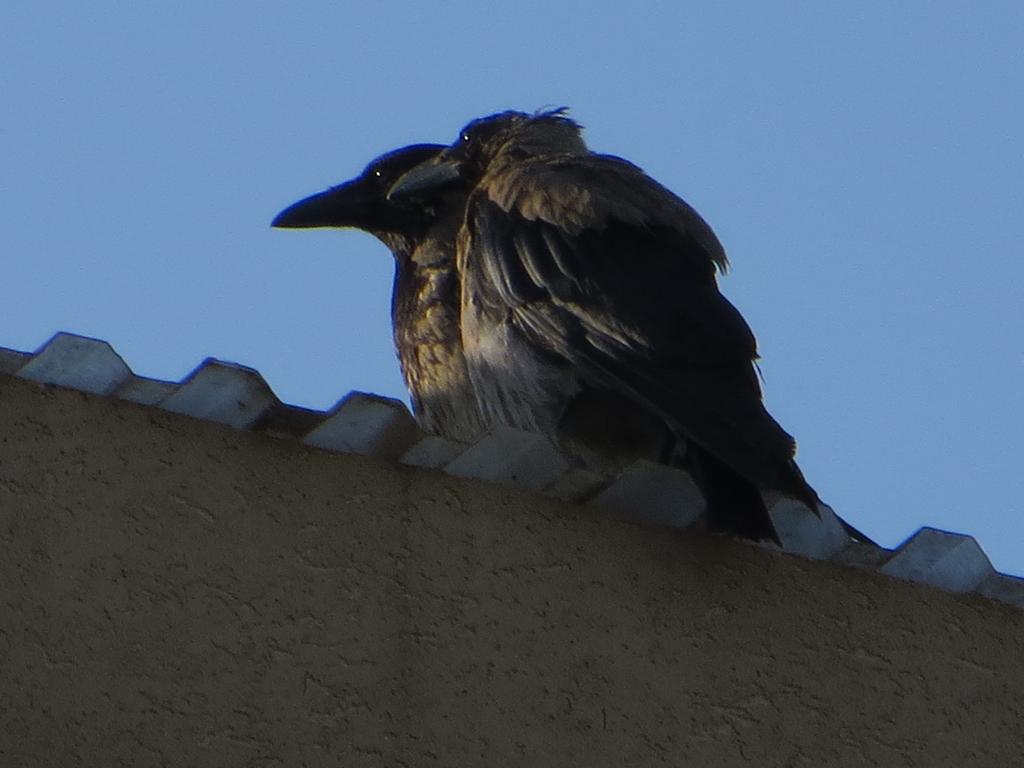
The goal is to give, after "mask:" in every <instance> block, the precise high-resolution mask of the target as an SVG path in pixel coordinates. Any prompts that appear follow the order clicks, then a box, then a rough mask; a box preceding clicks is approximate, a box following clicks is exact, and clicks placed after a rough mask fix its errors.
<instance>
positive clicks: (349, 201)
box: [270, 181, 371, 229]
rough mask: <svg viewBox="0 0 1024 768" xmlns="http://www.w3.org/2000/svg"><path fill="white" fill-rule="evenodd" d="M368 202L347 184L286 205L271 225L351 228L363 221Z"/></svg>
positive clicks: (306, 227) (308, 227) (309, 227)
mask: <svg viewBox="0 0 1024 768" xmlns="http://www.w3.org/2000/svg"><path fill="white" fill-rule="evenodd" d="M370 202H371V201H370V199H369V196H368V195H367V194H366V192H365V191H364V190H362V189H361V188H360V187H359V185H358V184H357V183H356V182H354V181H350V182H348V183H347V184H341V185H340V186H337V187H331V188H330V189H328V190H326V191H324V192H321V193H320V194H317V195H311V196H309V197H307V198H305V199H304V200H299V202H297V203H295V204H294V205H290V206H288V207H287V208H285V209H284V210H283V211H281V212H280V213H279V214H277V216H275V217H274V220H273V221H272V222H270V226H272V227H279V228H281V229H312V228H314V227H351V226H355V225H357V224H359V223H360V222H361V221H362V220H363V219H364V218H365V216H366V213H367V211H368V209H369V206H370Z"/></svg>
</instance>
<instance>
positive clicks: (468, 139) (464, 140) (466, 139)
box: [462, 133, 473, 144]
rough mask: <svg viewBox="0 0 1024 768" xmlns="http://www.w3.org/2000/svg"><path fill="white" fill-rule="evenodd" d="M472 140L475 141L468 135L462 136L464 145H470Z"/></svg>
mask: <svg viewBox="0 0 1024 768" xmlns="http://www.w3.org/2000/svg"><path fill="white" fill-rule="evenodd" d="M472 140H473V137H472V136H470V135H469V134H468V133H464V134H462V143H463V144H469V142H471V141H472Z"/></svg>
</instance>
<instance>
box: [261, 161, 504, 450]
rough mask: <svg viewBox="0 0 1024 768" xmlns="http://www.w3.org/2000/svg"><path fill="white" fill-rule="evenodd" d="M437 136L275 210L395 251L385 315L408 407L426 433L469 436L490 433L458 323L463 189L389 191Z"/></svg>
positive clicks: (282, 219) (293, 224) (288, 222)
mask: <svg viewBox="0 0 1024 768" xmlns="http://www.w3.org/2000/svg"><path fill="white" fill-rule="evenodd" d="M442 149H444V147H443V146H442V145H439V144H413V145H409V146H407V147H402V148H401V149H396V150H393V151H391V152H387V153H385V154H383V155H381V156H380V157H377V158H376V159H374V160H372V161H371V162H370V163H369V164H368V165H367V166H366V168H365V169H364V170H363V172H362V173H361V174H359V176H357V177H356V178H354V179H352V180H350V181H347V182H344V183H342V184H339V185H337V186H334V187H331V188H329V189H327V190H326V191H324V192H320V193H318V194H315V195H311V196H310V197H307V198H304V199H302V200H300V201H298V202H297V203H295V204H293V205H291V206H289V207H288V208H286V209H285V210H283V211H281V213H279V214H278V215H277V216H276V217H275V218H274V220H273V222H272V223H271V226H273V227H278V228H284V229H305V228H317V227H339V228H349V227H351V228H356V229H361V230H363V231H365V232H368V233H370V234H371V235H373V236H374V237H376V238H377V239H378V240H380V241H381V242H382V243H384V245H386V246H387V247H388V248H389V249H390V250H391V253H392V254H393V256H394V260H395V277H394V283H393V288H392V295H391V319H392V328H393V334H394V344H395V352H396V354H397V357H398V360H399V364H400V367H401V369H402V376H403V379H404V380H405V384H406V387H407V388H408V390H409V394H410V400H411V403H412V410H413V414H414V416H415V417H416V420H417V422H418V424H419V426H420V427H421V428H422V429H423V431H424V432H426V433H428V434H434V435H439V436H441V437H445V438H448V439H451V440H456V441H459V442H463V443H474V442H476V441H478V440H479V439H480V438H481V437H483V436H484V435H485V434H486V424H485V422H484V420H483V418H482V417H481V415H480V413H479V410H478V409H477V407H476V402H477V401H476V397H475V393H474V391H473V388H472V384H471V382H470V380H469V375H468V371H467V368H466V362H465V359H464V356H463V353H462V341H461V334H460V330H459V294H460V288H459V283H458V277H457V275H456V272H455V235H456V232H457V230H458V226H459V224H460V222H461V214H462V211H463V210H464V208H465V192H464V191H463V190H461V189H459V187H458V185H448V186H446V187H444V188H443V189H438V190H433V191H430V192H427V193H425V194H424V195H413V196H409V197H408V198H407V199H405V200H402V201H393V200H388V199H387V192H388V190H389V188H390V187H391V186H392V184H393V183H394V182H395V181H396V180H397V179H398V178H399V177H400V176H401V175H402V174H404V173H405V172H407V171H409V170H410V169H412V168H414V167H416V166H417V165H419V164H421V163H423V162H424V161H426V160H428V159H430V158H433V157H435V156H436V155H437V154H438V153H439V152H440V151H441V150H442Z"/></svg>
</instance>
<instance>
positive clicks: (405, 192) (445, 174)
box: [388, 154, 462, 200]
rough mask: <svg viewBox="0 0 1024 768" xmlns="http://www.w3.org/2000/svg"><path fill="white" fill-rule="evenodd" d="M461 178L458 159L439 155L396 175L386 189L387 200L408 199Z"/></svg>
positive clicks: (460, 167) (451, 183)
mask: <svg viewBox="0 0 1024 768" xmlns="http://www.w3.org/2000/svg"><path fill="white" fill-rule="evenodd" d="M461 180H462V165H461V164H460V163H459V161H458V160H447V159H445V157H444V155H443V154H442V155H440V156H439V157H438V158H436V159H434V160H428V161H427V162H425V163H420V164H419V165H417V166H416V167H415V168H413V169H412V170H410V171H406V172H405V173H404V174H402V175H401V176H399V177H398V181H396V182H395V183H394V184H392V185H391V189H389V190H388V200H408V199H409V198H412V197H416V196H417V195H419V194H421V193H423V192H432V191H434V190H437V189H440V188H442V187H447V186H450V185H453V184H455V183H456V182H459V181H461Z"/></svg>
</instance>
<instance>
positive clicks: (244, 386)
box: [0, 333, 1024, 608]
mask: <svg viewBox="0 0 1024 768" xmlns="http://www.w3.org/2000/svg"><path fill="white" fill-rule="evenodd" d="M4 373H6V374H12V375H15V376H18V377H20V378H23V379H27V380H30V381H36V382H40V383H44V384H55V385H58V386H63V387H69V388H71V389H77V390H80V391H83V392H90V393H93V394H98V395H110V396H113V397H117V398H121V399H124V400H129V401H131V402H134V403H139V404H141V405H146V406H153V407H157V408H163V409H165V410H168V411H173V412H174V413H180V414H185V415H188V416H193V417H195V418H199V419H205V420H207V421H213V422H217V423H219V424H225V425H227V426H230V427H234V428H236V429H247V430H253V431H259V432H265V433H267V434H269V435H273V436H276V437H282V438H290V439H297V440H300V441H301V442H303V443H304V444H306V445H309V446H313V447H316V448H321V449H324V450H328V451H341V452H347V453H359V454H363V455H368V456H373V457H376V458H379V459H384V460H388V461H398V462H401V463H403V464H407V465H410V466H415V467H423V468H430V469H438V470H441V471H443V472H447V473H449V474H451V475H455V476H459V477H466V478H475V479H479V480H484V481H487V482H493V483H499V484H502V485H506V486H510V487H515V488H521V489H524V490H530V491H535V492H539V493H541V494H544V495H548V496H553V497H555V498H558V499H562V500H564V501H570V502H575V503H586V504H590V505H593V506H595V507H599V508H601V509H605V510H607V511H609V512H611V513H612V514H614V515H616V516H618V517H620V518H622V519H624V520H629V521H632V522H637V523H644V524H656V525H665V526H669V527H674V528H687V527H690V526H692V525H694V524H695V523H697V522H698V521H699V520H700V519H701V517H702V515H703V512H704V506H705V504H704V499H703V497H702V496H701V494H700V491H699V490H698V489H697V486H696V484H695V483H694V482H693V479H692V478H691V477H690V475H689V474H688V473H686V472H685V471H683V470H680V469H674V468H671V467H665V466H662V465H659V464H653V463H651V462H645V461H639V462H637V463H636V464H634V465H632V466H630V467H629V468H627V469H626V470H625V471H623V472H622V473H621V474H619V475H618V476H616V477H604V476H601V475H597V474H595V473H593V472H589V471H587V470H583V469H579V468H574V467H572V466H571V464H570V463H569V462H568V461H567V460H566V458H565V457H564V456H562V455H561V454H560V453H559V451H558V450H557V448H556V447H555V446H554V445H553V444H552V443H551V442H550V441H549V440H548V439H547V438H545V437H544V436H542V435H537V434H531V433H528V432H520V431H517V430H500V431H497V432H495V433H493V434H491V435H489V436H487V437H485V438H483V439H482V440H480V441H479V442H477V443H476V444H474V445H464V444H461V443H456V442H453V441H450V440H446V439H444V438H440V437H436V436H433V435H426V434H424V433H423V432H421V431H420V430H419V428H418V427H417V425H416V421H415V419H414V418H413V417H412V415H411V414H410V413H409V411H408V409H406V407H405V405H404V404H402V403H401V402H400V401H398V400H393V399H390V398H384V397H379V396H377V395H369V394H364V393H362V392H351V393H349V394H348V395H346V396H345V397H344V398H342V399H341V400H340V401H339V402H338V403H337V405H335V406H334V407H333V408H331V409H330V410H328V411H313V410H309V409H306V408H299V407H296V406H291V405H287V404H285V403H282V402H281V401H280V400H279V399H278V398H277V396H276V395H274V393H273V391H272V390H271V388H270V386H269V385H268V384H267V382H266V381H265V380H264V379H263V377H262V376H260V374H259V373H258V372H257V371H255V370H253V369H251V368H246V367H245V366H241V365H237V364H235V363H228V362H223V361H220V360H214V359H212V358H208V359H206V360H205V361H203V362H202V363H201V364H200V365H199V366H198V367H197V368H196V369H195V370H194V371H192V373H190V374H189V375H188V376H187V377H185V379H184V380H183V381H181V382H169V381H159V380H156V379H148V378H145V377H142V376H136V375H135V374H134V373H133V372H132V370H131V369H130V368H129V367H128V365H127V364H126V363H125V362H124V360H122V359H121V357H120V356H119V355H118V354H117V353H116V352H115V351H114V349H113V348H112V347H111V346H110V345H109V344H108V343H107V342H105V341H100V340H98V339H91V338H87V337H85V336H77V335H74V334H69V333H58V334H56V335H55V336H54V337H53V338H52V339H50V340H49V341H48V342H46V344H44V345H43V346H42V347H40V348H39V349H38V350H36V352H34V353H27V352H19V351H16V350H10V349H3V348H0V374H4ZM768 501H769V504H770V507H769V509H770V513H771V515H772V519H773V521H774V523H775V527H776V529H777V530H778V532H779V537H780V538H781V540H782V550H783V551H784V552H788V553H791V554H796V555H801V556H803V557H808V558H812V559H817V560H829V561H832V562H836V563H840V564H843V565H847V566H851V567H856V568H862V569H868V570H875V571H878V572H880V573H884V574H887V575H889V576H892V577H894V578H899V579H905V580H908V581H914V582H919V583H922V584H928V585H931V586H934V587H938V588H940V589H944V590H947V591H951V592H958V593H970V594H978V595H983V596H985V597H988V598H991V599H994V600H999V601H1001V602H1004V603H1009V604H1011V605H1014V606H1017V607H1021V608H1024V579H1019V578H1016V577H1013V576H1008V575H1005V574H1000V573H997V572H996V570H995V569H994V568H993V567H992V564H991V562H989V559H988V557H986V555H985V553H984V552H983V551H982V549H981V547H980V546H979V545H978V543H977V542H976V541H975V540H974V539H973V538H971V537H970V536H964V535H962V534H956V533H950V532H947V531H940V530H937V529H935V528H922V529H921V530H919V531H917V533H915V534H914V535H912V536H911V537H910V538H908V539H907V540H906V541H905V542H903V543H902V544H901V545H899V546H898V547H896V548H895V549H893V550H889V549H884V548H882V547H877V546H875V545H870V544H865V543H862V542H857V541H853V540H851V539H850V538H849V536H848V535H847V534H846V531H845V530H844V529H843V527H842V525H841V524H840V523H839V520H838V519H837V518H836V516H835V514H834V513H833V512H832V510H831V509H829V508H827V507H826V508H825V509H824V510H823V514H822V515H821V517H820V518H819V517H818V516H816V515H814V514H813V513H812V512H811V511H810V510H809V509H807V508H806V507H805V506H803V505H802V504H800V503H798V502H796V501H794V500H792V499H786V498H778V499H769V500H768Z"/></svg>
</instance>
